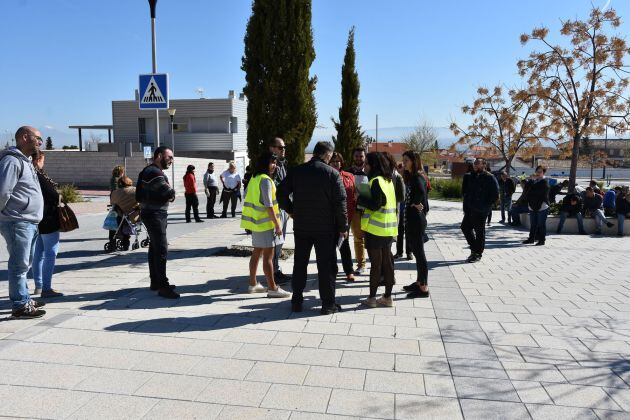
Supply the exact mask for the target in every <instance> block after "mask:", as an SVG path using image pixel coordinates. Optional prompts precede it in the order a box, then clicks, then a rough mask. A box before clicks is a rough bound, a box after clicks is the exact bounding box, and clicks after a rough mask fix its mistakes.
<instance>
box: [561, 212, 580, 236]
mask: <svg viewBox="0 0 630 420" xmlns="http://www.w3.org/2000/svg"><path fill="white" fill-rule="evenodd" d="M568 216H569V213H567V212H565V211H561V212H560V221H559V222H558V230H557V231H556V232H557V233H560V232H562V228H563V227H564V222H565V221H566V220H567V217H568ZM575 218H576V219H577V225H578V231H579V232H580V233H584V218H583V217H582V213H579V212H578V213H575Z"/></svg>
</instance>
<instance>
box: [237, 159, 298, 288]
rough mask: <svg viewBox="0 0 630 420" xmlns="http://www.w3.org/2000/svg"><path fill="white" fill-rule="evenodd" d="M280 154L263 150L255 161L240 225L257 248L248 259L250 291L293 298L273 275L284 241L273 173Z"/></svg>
mask: <svg viewBox="0 0 630 420" xmlns="http://www.w3.org/2000/svg"><path fill="white" fill-rule="evenodd" d="M277 161H278V157H277V156H276V155H274V154H273V153H271V152H264V153H263V154H262V155H261V156H260V157H259V158H258V159H257V161H256V163H255V167H254V171H253V174H252V178H251V180H250V181H249V184H247V194H246V195H245V202H244V203H243V216H242V218H241V228H243V229H246V230H249V231H251V232H252V246H253V247H254V251H253V252H252V256H251V258H250V260H249V287H248V288H247V291H248V292H249V293H265V292H267V297H270V298H285V297H290V296H291V293H289V292H287V291H285V290H283V289H282V288H281V287H279V286H278V285H276V282H275V281H274V276H273V254H274V249H275V247H276V245H279V244H281V243H282V242H283V240H284V239H283V236H282V227H281V226H280V220H279V219H278V216H279V214H280V211H279V209H278V202H277V201H276V185H275V184H274V182H273V180H272V179H271V176H273V173H274V172H275V170H276V163H277ZM261 255H262V259H263V272H264V273H265V277H266V278H267V286H268V287H263V286H262V285H261V284H260V283H258V281H257V280H256V271H257V270H258V261H259V260H260V256H261Z"/></svg>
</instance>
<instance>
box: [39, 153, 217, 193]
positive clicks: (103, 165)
mask: <svg viewBox="0 0 630 420" xmlns="http://www.w3.org/2000/svg"><path fill="white" fill-rule="evenodd" d="M45 153H46V166H45V168H44V169H45V170H46V172H47V173H48V175H50V177H51V178H52V179H53V180H54V181H55V182H57V183H59V184H74V185H76V186H77V187H83V188H86V187H89V188H103V189H108V188H109V179H110V178H111V176H112V169H113V168H114V167H115V166H116V165H123V163H124V159H123V158H121V157H118V154H117V153H106V152H78V151H77V152H73V151H55V150H46V151H45ZM209 162H214V170H215V173H216V174H217V176H218V174H220V173H221V172H223V171H224V170H226V169H227V167H228V164H227V162H226V161H224V160H216V159H199V158H186V157H181V156H177V157H176V158H175V184H174V185H175V190H176V191H178V192H181V193H183V190H184V186H183V180H182V178H183V176H184V174H185V173H186V167H187V166H188V165H194V166H195V174H196V178H197V189H198V191H200V192H201V193H202V194H203V189H202V188H203V174H204V173H205V172H206V169H207V167H208V163H209ZM145 166H146V161H145V159H144V158H143V156H142V155H141V154H138V155H135V156H133V157H130V158H127V176H128V177H129V178H131V179H132V180H133V181H134V185H135V182H136V179H137V177H138V174H139V173H140V171H141V170H142V169H143V168H144V167H145ZM166 175H167V176H168V177H169V179H170V178H172V171H171V169H170V168H169V169H168V170H167V171H166Z"/></svg>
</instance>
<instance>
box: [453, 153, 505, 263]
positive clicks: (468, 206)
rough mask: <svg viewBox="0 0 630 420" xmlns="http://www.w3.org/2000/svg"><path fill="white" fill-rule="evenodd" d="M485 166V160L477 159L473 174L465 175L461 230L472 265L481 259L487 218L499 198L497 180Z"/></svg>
mask: <svg viewBox="0 0 630 420" xmlns="http://www.w3.org/2000/svg"><path fill="white" fill-rule="evenodd" d="M485 166H486V162H485V160H484V159H482V158H477V159H475V162H474V164H473V170H472V172H469V173H467V174H466V175H464V179H463V181H462V194H463V196H464V219H463V220H462V224H461V230H462V232H463V233H464V236H465V237H466V242H468V245H470V256H469V257H468V258H467V259H466V261H467V262H470V263H474V262H477V261H479V260H480V259H481V255H482V254H483V250H484V247H485V243H486V227H485V221H486V217H487V216H488V212H489V211H490V210H491V209H492V204H493V203H494V202H496V201H497V198H499V184H498V183H497V179H496V178H495V177H494V175H492V174H491V173H490V172H487V171H485Z"/></svg>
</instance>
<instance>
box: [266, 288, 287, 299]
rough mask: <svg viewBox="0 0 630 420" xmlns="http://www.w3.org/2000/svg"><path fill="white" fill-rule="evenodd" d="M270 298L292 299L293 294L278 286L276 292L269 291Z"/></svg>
mask: <svg viewBox="0 0 630 420" xmlns="http://www.w3.org/2000/svg"><path fill="white" fill-rule="evenodd" d="M267 297H268V298H288V297H291V293H290V292H287V291H286V290H284V289H282V287H280V286H278V287H277V288H276V290H271V289H269V290H267Z"/></svg>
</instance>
